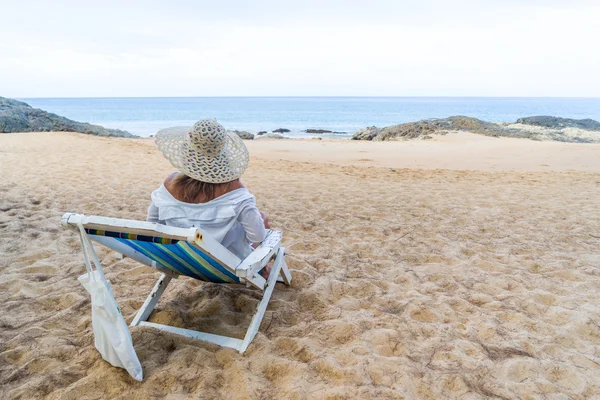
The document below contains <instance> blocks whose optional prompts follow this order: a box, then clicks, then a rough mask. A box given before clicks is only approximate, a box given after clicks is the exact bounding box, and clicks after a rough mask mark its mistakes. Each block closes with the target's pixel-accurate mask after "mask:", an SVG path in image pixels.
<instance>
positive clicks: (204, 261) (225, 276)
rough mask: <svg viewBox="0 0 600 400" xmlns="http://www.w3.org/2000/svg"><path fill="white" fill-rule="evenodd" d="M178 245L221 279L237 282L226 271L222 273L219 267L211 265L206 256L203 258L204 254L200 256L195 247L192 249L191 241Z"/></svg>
mask: <svg viewBox="0 0 600 400" xmlns="http://www.w3.org/2000/svg"><path fill="white" fill-rule="evenodd" d="M178 245H179V247H180V248H181V249H182V250H183V251H184V252H185V253H186V254H187V255H188V256H190V257H192V258H193V259H194V260H195V261H197V262H198V263H199V264H200V265H202V266H203V267H204V268H206V269H207V270H209V271H210V272H211V273H213V274H214V275H216V276H218V277H219V278H221V280H223V281H225V282H236V281H235V280H233V279H232V278H231V277H229V276H227V275H225V274H224V273H222V272H221V271H219V270H218V269H216V268H215V267H213V266H212V265H210V263H209V262H208V261H206V260H205V259H204V258H202V256H200V255H199V254H198V253H196V252H195V251H194V249H192V248H191V247H190V245H189V243H187V242H183V241H181V242H179V243H178Z"/></svg>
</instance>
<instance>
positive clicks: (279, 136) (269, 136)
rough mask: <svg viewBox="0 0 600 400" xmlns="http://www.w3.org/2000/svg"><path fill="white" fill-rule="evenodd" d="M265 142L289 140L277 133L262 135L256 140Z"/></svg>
mask: <svg viewBox="0 0 600 400" xmlns="http://www.w3.org/2000/svg"><path fill="white" fill-rule="evenodd" d="M259 139H260V140H263V139H287V138H286V137H285V136H283V135H278V134H276V133H267V134H265V135H261V136H260V137H259V138H256V140H259Z"/></svg>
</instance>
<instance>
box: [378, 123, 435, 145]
mask: <svg viewBox="0 0 600 400" xmlns="http://www.w3.org/2000/svg"><path fill="white" fill-rule="evenodd" d="M439 129H440V128H438V127H437V126H435V125H434V124H432V123H431V122H429V121H417V122H409V123H406V124H400V125H392V126H387V127H385V128H383V129H382V130H381V131H380V132H379V133H378V134H377V136H375V137H374V138H373V139H372V140H373V141H382V140H399V139H401V140H406V139H414V138H417V137H419V136H422V135H429V134H432V133H435V132H436V131H437V130H439Z"/></svg>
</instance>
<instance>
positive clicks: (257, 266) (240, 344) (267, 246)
mask: <svg viewBox="0 0 600 400" xmlns="http://www.w3.org/2000/svg"><path fill="white" fill-rule="evenodd" d="M79 224H81V225H82V226H83V227H84V228H85V229H97V230H102V231H112V232H120V233H125V234H136V235H146V236H152V237H159V238H164V239H171V240H183V241H186V242H187V243H188V244H190V245H191V246H193V247H195V248H197V249H199V250H201V251H202V252H204V253H205V254H208V255H210V257H211V258H212V259H213V260H215V261H216V262H218V263H219V264H220V265H221V266H222V267H224V268H226V269H227V270H228V271H230V272H231V273H233V274H234V275H235V276H236V277H237V278H238V279H239V280H240V282H242V283H245V284H247V285H248V286H252V287H254V288H256V289H258V290H260V291H261V292H262V295H263V296H262V299H261V301H260V302H259V303H258V306H257V309H256V312H255V314H254V315H253V317H252V320H251V322H250V325H249V327H248V330H247V331H246V334H245V336H244V339H237V338H232V337H227V336H221V335H215V334H211V333H206V332H198V331H194V330H190V329H184V328H178V327H174V326H170V325H163V324H156V323H153V322H148V321H147V319H148V317H149V316H150V314H151V313H152V310H153V309H154V307H155V306H156V304H157V303H158V301H159V299H160V297H161V296H162V294H163V293H164V292H165V290H166V289H167V286H168V285H169V283H170V282H171V280H172V279H173V278H175V279H177V278H178V277H179V275H182V274H180V273H176V272H175V271H173V270H171V269H167V268H165V267H163V266H162V265H160V264H157V262H156V261H155V260H153V259H152V258H150V257H148V256H146V255H144V254H142V253H141V252H138V251H136V250H134V249H132V248H131V247H129V246H127V245H125V244H123V243H122V242H120V241H119V240H117V239H115V238H114V237H108V236H97V235H88V237H89V238H90V239H91V240H93V241H96V242H98V243H100V244H102V245H104V246H106V247H108V248H110V249H112V250H114V251H116V252H118V253H120V254H123V255H124V256H127V257H130V258H132V259H134V260H136V261H139V262H140V263H142V264H145V265H147V266H149V267H152V268H155V269H157V270H158V271H160V272H162V274H161V276H160V278H159V279H158V281H157V282H156V284H155V285H154V288H153V289H152V290H151V291H150V294H149V295H148V297H147V298H146V301H145V302H144V304H143V305H142V307H141V308H140V309H139V311H138V312H137V314H136V316H135V317H134V318H133V321H132V322H131V324H130V326H137V325H140V326H148V327H152V328H156V329H160V330H162V331H166V332H170V333H174V334H177V335H181V336H185V337H189V338H193V339H199V340H204V341H206V342H210V343H215V344H218V345H220V346H225V347H230V348H232V349H236V350H238V351H239V352H241V353H243V352H245V351H246V349H247V348H248V346H249V345H250V343H252V340H253V339H254V337H255V336H256V334H257V332H258V329H259V327H260V324H261V322H262V320H263V317H264V315H265V311H266V309H267V306H268V304H269V300H270V299H271V295H272V294H273V290H274V288H275V284H276V282H283V283H285V284H286V285H290V283H291V281H292V276H291V274H290V271H289V269H288V267H287V265H286V263H285V248H284V247H281V232H278V231H269V232H268V235H267V237H266V239H265V240H264V241H263V242H262V243H261V244H260V245H259V246H258V247H257V248H256V249H255V250H254V251H253V252H252V253H251V254H250V255H249V256H248V257H246V259H244V260H240V259H239V258H238V257H236V256H235V255H234V254H233V253H231V252H230V251H229V250H227V249H226V248H225V247H223V246H222V245H221V244H220V243H219V242H217V241H216V240H214V239H212V238H211V237H209V236H207V235H205V234H204V232H202V230H201V229H198V228H189V229H185V228H175V227H169V226H165V225H160V224H155V223H152V222H146V221H135V220H126V219H118V218H107V217H99V216H86V215H83V214H74V213H66V214H64V215H63V217H62V225H63V227H64V228H65V229H72V230H75V231H77V232H78V234H81V232H80V231H79V228H78V226H79ZM84 234H86V235H87V233H84ZM273 259H274V263H273V267H272V269H271V273H270V275H269V277H268V279H264V278H263V277H262V276H261V275H260V273H259V272H260V270H262V269H263V268H264V267H265V266H266V265H267V264H268V263H269V262H270V261H271V260H273Z"/></svg>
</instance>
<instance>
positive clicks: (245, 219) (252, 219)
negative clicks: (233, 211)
mask: <svg viewBox="0 0 600 400" xmlns="http://www.w3.org/2000/svg"><path fill="white" fill-rule="evenodd" d="M238 221H240V223H241V224H242V226H243V227H244V230H245V231H246V238H247V239H248V240H249V241H250V242H251V243H260V242H262V241H263V240H265V237H266V236H267V231H266V229H265V225H266V224H265V221H264V220H263V218H262V215H261V213H260V211H258V208H256V207H255V206H253V205H252V206H247V207H244V209H243V210H242V212H240V215H239V217H238ZM267 224H268V221H267Z"/></svg>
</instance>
